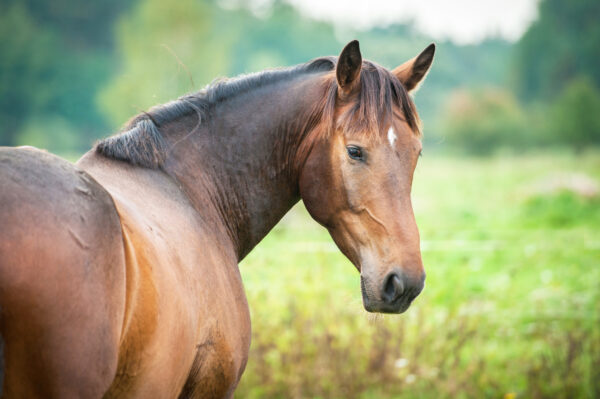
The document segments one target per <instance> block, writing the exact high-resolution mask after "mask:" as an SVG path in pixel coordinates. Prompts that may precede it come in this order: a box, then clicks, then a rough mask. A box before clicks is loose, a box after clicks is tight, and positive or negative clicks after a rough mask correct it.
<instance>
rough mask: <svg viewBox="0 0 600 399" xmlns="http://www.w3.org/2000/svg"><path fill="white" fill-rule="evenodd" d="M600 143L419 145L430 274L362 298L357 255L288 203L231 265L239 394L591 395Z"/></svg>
mask: <svg viewBox="0 0 600 399" xmlns="http://www.w3.org/2000/svg"><path fill="white" fill-rule="evenodd" d="M565 173H566V174H568V173H578V174H584V175H586V176H587V177H589V178H590V179H592V180H594V181H595V182H596V183H598V182H600V154H599V153H597V152H590V153H586V154H583V155H579V156H577V157H575V156H574V155H568V154H546V155H535V156H534V155H529V156H522V157H498V158H491V159H473V158H470V159H459V158H443V157H435V156H429V157H428V156H425V157H423V158H422V159H421V161H420V165H419V166H418V167H417V171H416V174H415V183H414V187H413V204H414V208H415V215H416V218H417V222H418V224H419V227H420V231H421V238H422V245H421V246H422V253H423V259H424V263H425V267H426V270H427V287H426V289H425V291H424V292H423V293H422V294H421V296H420V297H419V298H418V299H417V300H416V301H415V303H414V304H413V306H412V307H411V308H410V309H409V311H408V312H407V313H405V314H403V315H401V316H376V315H371V314H367V313H366V312H365V311H364V310H363V308H362V302H361V294H360V283H359V278H358V273H357V272H356V271H355V269H354V267H353V266H352V265H351V264H350V262H349V261H347V260H346V259H345V258H344V257H343V255H341V254H340V253H339V251H338V250H337V248H336V247H335V245H334V244H333V243H332V241H331V239H330V238H329V236H328V234H327V232H326V231H325V230H324V229H322V228H321V227H319V226H318V225H317V224H316V223H315V222H313V221H312V220H311V219H310V217H309V216H308V215H307V213H306V211H305V210H304V208H303V207H302V206H301V205H299V206H297V207H295V208H294V209H293V210H292V211H291V212H290V213H289V214H288V215H287V216H286V217H285V218H284V220H283V221H282V222H281V223H280V224H279V225H278V226H277V227H276V228H275V229H274V230H273V231H272V232H271V234H269V236H268V237H267V238H265V240H264V241H263V242H262V243H261V244H260V245H259V246H258V248H257V249H255V250H254V251H253V252H252V253H251V254H250V255H249V256H248V257H247V259H245V260H244V262H243V263H242V265H241V270H242V275H243V278H244V282H245V286H246V292H247V296H248V300H249V303H250V307H251V314H252V323H253V341H252V347H251V353H250V360H249V363H248V366H247V369H246V372H245V374H244V377H243V378H242V382H241V383H240V387H239V388H238V391H237V393H236V396H237V397H240V398H413V397H414V398H446V397H452V398H482V397H490V398H492V397H494V398H501V397H506V398H521V397H522V398H546V397H547V398H556V397H577V398H593V397H600V329H599V328H598V327H599V326H600V264H599V263H600V234H599V231H600V200H599V199H598V197H597V196H596V197H593V196H591V197H590V196H581V195H579V194H577V193H573V192H571V191H568V190H560V188H559V189H558V190H557V191H556V192H547V191H543V190H540V189H538V187H539V186H540V182H543V181H545V180H547V179H552V176H555V175H556V174H563V175H564V174H565Z"/></svg>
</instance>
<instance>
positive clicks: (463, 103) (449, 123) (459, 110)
mask: <svg viewBox="0 0 600 399" xmlns="http://www.w3.org/2000/svg"><path fill="white" fill-rule="evenodd" d="M444 127H445V132H446V136H445V137H446V140H447V142H448V144H450V145H452V146H454V147H457V148H460V149H461V150H463V151H466V152H469V153H473V154H490V153H493V152H494V151H497V150H499V149H501V148H506V147H509V148H514V149H522V148H523V147H524V146H526V145H528V144H529V143H530V141H531V137H530V136H528V130H527V126H526V119H525V115H524V114H523V111H522V110H521V108H520V104H518V102H517V101H516V99H515V98H514V97H513V96H512V95H511V94H510V93H509V92H507V91H505V90H502V89H492V88H487V89H480V90H476V91H465V90H460V91H456V92H454V93H453V94H452V96H451V97H450V98H449V100H448V102H447V108H446V110H445V123H444Z"/></svg>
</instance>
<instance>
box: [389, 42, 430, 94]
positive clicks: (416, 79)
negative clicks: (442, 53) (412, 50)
mask: <svg viewBox="0 0 600 399" xmlns="http://www.w3.org/2000/svg"><path fill="white" fill-rule="evenodd" d="M433 54H435V44H433V43H431V44H430V45H429V46H427V48H426V49H425V50H423V52H422V53H421V54H419V55H417V56H416V57H415V58H413V59H412V60H409V61H406V62H405V63H404V64H402V65H400V66H399V67H397V68H395V69H394V70H393V71H392V73H393V74H394V75H396V77H397V78H398V79H399V80H400V82H402V84H403V85H404V87H405V88H406V90H407V91H409V92H411V91H413V90H415V89H416V88H417V87H418V86H419V83H420V82H421V81H422V80H423V78H425V75H427V72H428V71H429V67H431V63H432V62H433Z"/></svg>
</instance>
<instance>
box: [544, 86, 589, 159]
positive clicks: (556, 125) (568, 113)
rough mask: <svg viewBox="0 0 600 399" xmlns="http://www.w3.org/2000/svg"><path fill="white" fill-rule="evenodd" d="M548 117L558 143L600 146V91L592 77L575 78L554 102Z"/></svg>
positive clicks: (577, 146) (551, 131) (580, 147)
mask: <svg viewBox="0 0 600 399" xmlns="http://www.w3.org/2000/svg"><path fill="white" fill-rule="evenodd" d="M549 119H550V126H549V130H550V134H551V135H552V137H553V138H554V139H555V140H556V141H557V142H559V143H561V144H565V145H569V146H572V147H575V148H576V149H578V150H582V149H583V148H585V147H586V146H590V145H596V146H597V145H600V91H599V90H598V88H597V87H595V86H594V83H593V82H592V81H591V79H589V78H586V77H578V78H576V79H573V80H572V81H570V82H569V84H568V85H567V86H566V87H565V89H564V90H563V92H562V93H561V94H560V95H559V96H558V98H556V100H555V101H554V103H553V104H552V106H551V112H550V118H549Z"/></svg>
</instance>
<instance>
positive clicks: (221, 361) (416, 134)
mask: <svg viewBox="0 0 600 399" xmlns="http://www.w3.org/2000/svg"><path fill="white" fill-rule="evenodd" d="M434 51H435V46H434V45H433V44H431V45H430V46H428V47H427V48H426V49H425V50H424V51H423V52H421V53H420V54H419V55H418V56H416V57H415V58H413V59H411V60H409V61H407V62H405V63H403V64H402V65H400V66H398V67H397V68H395V69H393V70H391V71H390V70H387V69H385V68H383V67H381V66H379V65H377V64H375V63H373V62H370V61H366V60H363V59H362V55H361V52H360V48H359V44H358V42H357V41H352V42H350V43H348V44H347V45H346V46H345V47H344V49H343V50H342V52H341V53H340V55H339V56H338V57H322V58H317V59H314V60H312V61H309V62H307V63H305V64H301V65H298V66H295V67H289V68H283V69H274V70H267V71H263V72H260V73H256V74H250V75H245V76H241V77H238V78H234V79H229V80H221V81H217V82H215V83H213V84H211V85H209V86H207V87H206V88H205V89H203V90H201V91H199V92H196V93H193V94H189V95H186V96H183V97H180V98H179V99H177V100H174V101H171V102H169V103H166V104H163V105H159V106H156V107H153V108H151V109H150V110H149V111H147V112H143V113H141V114H140V115H138V116H136V117H134V118H133V119H132V120H130V122H128V124H127V125H126V126H125V127H124V128H123V130H122V131H120V132H119V133H117V134H116V135H114V136H112V137H109V138H106V139H104V140H102V141H99V142H98V143H96V144H95V146H94V147H93V148H92V149H91V150H90V151H89V152H87V153H86V154H85V155H83V157H82V158H81V159H79V160H78V161H77V162H76V163H75V164H72V163H70V162H67V161H65V160H63V159H61V158H59V157H57V156H55V155H52V154H50V153H47V152H45V151H41V150H37V149H34V148H20V147H19V148H2V149H0V187H1V189H0V223H1V226H2V227H1V231H0V334H1V342H2V348H3V349H2V353H1V355H2V356H1V360H2V362H1V364H2V375H3V395H4V397H6V398H17V397H19V398H20V397H27V398H37V397H40V398H41V397H43V398H54V397H61V398H71V397H73V398H75V397H83V398H99V397H106V398H118V397H128V398H148V397H156V398H176V397H179V398H231V397H232V396H233V392H234V390H235V388H236V386H237V384H238V382H239V380H240V378H241V376H242V373H243V371H244V368H245V366H246V362H247V360H248V352H249V347H250V316H249V309H248V303H247V300H246V296H245V293H244V287H243V284H242V280H241V277H240V272H239V269H238V264H239V262H240V261H241V260H242V259H243V258H244V257H245V256H246V255H247V254H248V253H249V252H250V251H251V250H252V248H253V247H254V246H255V245H257V244H258V243H259V242H260V241H261V239H262V238H263V237H265V235H266V234H267V233H268V232H269V231H270V230H271V229H272V228H273V227H274V226H275V224H276V223H277V222H278V221H279V220H280V219H281V218H282V217H283V215H284V214H285V213H286V212H287V211H288V210H289V209H290V208H291V207H292V206H293V205H294V204H295V203H297V202H298V201H299V200H300V199H302V200H303V201H304V205H305V206H306V209H307V210H308V212H309V213H310V215H311V216H312V218H314V219H315V220H316V221H317V222H318V223H320V224H321V225H323V226H324V227H325V228H327V230H328V231H329V233H330V235H331V237H332V238H333V240H334V241H335V243H336V244H337V246H338V247H339V249H340V250H341V252H343V254H345V255H346V257H347V258H348V259H349V260H350V261H351V263H353V264H354V266H355V267H356V269H357V270H358V272H359V273H360V280H361V291H362V299H363V304H364V308H365V309H366V310H367V311H369V312H384V313H402V312H404V311H405V310H406V309H407V308H408V307H409V305H410V304H411V302H412V301H413V299H414V298H415V297H416V296H417V295H418V294H419V293H420V292H421V290H422V289H423V285H424V279H425V272H424V269H423V264H422V259H421V253H420V249H419V233H418V229H417V225H416V222H415V218H414V215H413V210H412V205H411V198H410V190H411V185H412V179H413V173H414V169H415V167H416V164H417V160H418V157H419V155H420V152H421V148H422V144H421V128H420V119H419V116H418V113H417V111H416V108H415V105H414V103H413V101H412V98H411V96H410V94H409V93H411V92H413V91H414V90H415V89H416V88H417V86H418V85H419V83H420V82H421V81H422V80H423V78H424V77H425V75H426V74H427V72H428V71H429V68H430V66H431V63H432V61H433V56H434Z"/></svg>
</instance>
